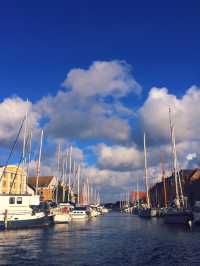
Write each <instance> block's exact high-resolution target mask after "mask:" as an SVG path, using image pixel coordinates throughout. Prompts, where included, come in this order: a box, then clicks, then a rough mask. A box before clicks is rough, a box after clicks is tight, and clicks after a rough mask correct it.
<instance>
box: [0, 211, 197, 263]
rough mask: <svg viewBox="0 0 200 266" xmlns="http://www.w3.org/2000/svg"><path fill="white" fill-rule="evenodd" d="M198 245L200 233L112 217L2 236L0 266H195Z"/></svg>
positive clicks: (134, 218)
mask: <svg viewBox="0 0 200 266" xmlns="http://www.w3.org/2000/svg"><path fill="white" fill-rule="evenodd" d="M199 245H200V229H194V230H192V231H190V230H188V229H187V228H184V227H174V226H167V225H165V224H164V223H163V220H162V219H151V220H146V219H140V218H139V217H137V216H133V215H123V214H119V213H111V214H108V215H105V216H101V217H97V218H95V219H91V220H86V221H76V222H73V223H71V224H69V225H68V224H58V225H56V226H54V227H49V228H44V229H34V230H18V231H8V232H0V257H1V261H0V265H73V266H76V265H77V266H79V265H82V266H83V265H85V266H86V265H87V266H90V265H91V266H94V265H103V266H104V265H105V266H106V265H116V266H117V265H123V266H124V265H170V264H171V265H195V263H197V262H198V261H199V256H200V251H199ZM197 265H198V264H197Z"/></svg>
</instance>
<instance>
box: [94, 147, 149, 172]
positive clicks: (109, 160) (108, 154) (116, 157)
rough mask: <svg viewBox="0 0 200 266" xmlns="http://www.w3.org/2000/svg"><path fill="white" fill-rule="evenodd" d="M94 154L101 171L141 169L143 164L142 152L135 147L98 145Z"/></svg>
mask: <svg viewBox="0 0 200 266" xmlns="http://www.w3.org/2000/svg"><path fill="white" fill-rule="evenodd" d="M96 153H97V158H98V159H97V163H98V165H99V167H100V168H101V169H111V170H120V171H127V170H131V169H137V168H141V167H142V166H143V164H144V163H143V161H144V159H143V157H144V155H143V151H140V150H138V149H137V148H136V147H126V146H122V145H114V146H108V145H105V144H99V145H97V147H96Z"/></svg>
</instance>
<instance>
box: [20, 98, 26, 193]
mask: <svg viewBox="0 0 200 266" xmlns="http://www.w3.org/2000/svg"><path fill="white" fill-rule="evenodd" d="M26 104H27V108H26V114H25V123H24V137H23V148H22V158H23V159H22V164H23V168H25V164H26V144H27V141H26V139H27V121H28V99H27V100H26ZM22 176H23V173H21V182H20V183H21V184H20V193H22V186H23V184H22V181H23V177H22ZM25 184H26V187H27V176H26V180H25Z"/></svg>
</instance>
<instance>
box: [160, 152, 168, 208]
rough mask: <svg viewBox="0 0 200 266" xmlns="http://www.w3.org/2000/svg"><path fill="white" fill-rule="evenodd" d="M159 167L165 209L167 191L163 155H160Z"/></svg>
mask: <svg viewBox="0 0 200 266" xmlns="http://www.w3.org/2000/svg"><path fill="white" fill-rule="evenodd" d="M160 166H161V172H162V182H163V192H164V206H165V208H167V191H166V182H165V169H164V162H163V153H162V152H161V153H160Z"/></svg>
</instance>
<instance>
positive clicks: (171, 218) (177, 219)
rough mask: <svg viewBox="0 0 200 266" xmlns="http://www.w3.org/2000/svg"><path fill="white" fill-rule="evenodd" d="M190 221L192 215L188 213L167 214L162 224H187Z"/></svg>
mask: <svg viewBox="0 0 200 266" xmlns="http://www.w3.org/2000/svg"><path fill="white" fill-rule="evenodd" d="M192 220H193V215H192V212H190V211H177V212H167V213H166V215H165V217H164V222H165V223H167V224H188V222H189V221H192Z"/></svg>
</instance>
